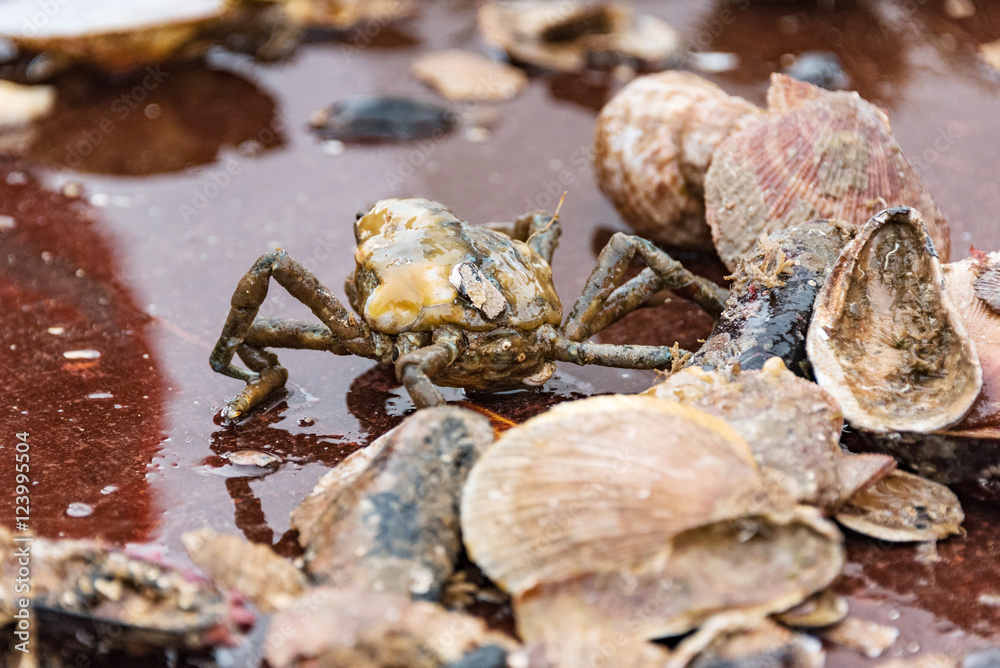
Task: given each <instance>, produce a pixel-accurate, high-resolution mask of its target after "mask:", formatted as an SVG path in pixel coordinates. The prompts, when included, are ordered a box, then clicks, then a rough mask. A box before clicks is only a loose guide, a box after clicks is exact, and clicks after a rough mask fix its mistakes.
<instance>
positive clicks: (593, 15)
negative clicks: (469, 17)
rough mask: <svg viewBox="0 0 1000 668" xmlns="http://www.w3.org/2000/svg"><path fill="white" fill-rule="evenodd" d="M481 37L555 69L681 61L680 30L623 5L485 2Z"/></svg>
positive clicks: (528, 61) (528, 60) (514, 56)
mask: <svg viewBox="0 0 1000 668" xmlns="http://www.w3.org/2000/svg"><path fill="white" fill-rule="evenodd" d="M479 30H480V33H481V34H482V36H483V39H484V40H485V41H486V42H487V43H488V44H491V45H492V46H495V47H497V48H500V49H503V50H504V51H505V52H506V53H507V55H508V56H509V57H510V58H511V60H513V61H514V62H517V63H524V64H527V65H533V66H535V67H540V68H542V69H544V70H552V71H556V72H578V71H581V70H583V69H585V68H587V67H588V66H598V67H602V68H607V69H611V68H612V67H614V66H615V65H619V64H628V65H632V66H636V67H642V68H649V69H662V68H664V67H666V66H667V65H669V64H671V63H672V62H673V61H677V60H680V58H681V55H682V53H683V48H682V44H681V38H680V33H678V32H677V31H676V30H675V29H674V28H672V27H671V26H670V25H669V24H667V23H666V22H665V21H663V20H662V19H659V18H656V17H655V16H649V15H639V16H634V15H633V14H632V11H631V9H630V8H628V7H627V6H626V5H625V4H623V3H617V2H599V3H584V2H579V1H577V0H567V1H566V2H559V3H553V2H545V1H544V0H489V1H488V2H485V3H484V4H483V5H482V6H481V7H480V8H479Z"/></svg>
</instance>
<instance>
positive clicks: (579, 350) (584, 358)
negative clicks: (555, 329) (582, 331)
mask: <svg viewBox="0 0 1000 668" xmlns="http://www.w3.org/2000/svg"><path fill="white" fill-rule="evenodd" d="M551 350H552V352H551V355H552V358H553V359H555V360H558V361H560V362H573V363H574V364H580V365H584V364H596V365H598V366H611V367H618V368H620V369H667V368H670V367H671V365H672V364H673V361H674V353H677V355H678V356H679V357H681V358H683V357H684V355H687V354H688V353H687V351H684V350H679V349H671V348H667V347H666V346H629V345H615V344H609V343H578V342H576V341H570V340H569V339H566V338H563V337H555V338H553V340H552V349H551Z"/></svg>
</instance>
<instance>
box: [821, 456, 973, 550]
mask: <svg viewBox="0 0 1000 668" xmlns="http://www.w3.org/2000/svg"><path fill="white" fill-rule="evenodd" d="M836 517H837V521H838V522H840V523H841V524H843V525H844V526H845V527H847V528H849V529H854V530H855V531H857V532H859V533H863V534H865V535H866V536H873V537H875V538H880V539H882V540H888V541H897V542H907V541H932V540H940V539H943V538H947V537H948V536H951V535H953V534H961V533H962V522H963V521H964V520H965V513H963V512H962V505H961V504H960V503H959V501H958V497H957V496H955V494H954V492H952V491H951V490H950V489H948V488H947V487H945V486H944V485H942V484H940V483H936V482H933V481H931V480H927V479H925V478H921V477H920V476H916V475H913V474H912V473H906V472H905V471H893V472H892V473H890V474H889V475H887V476H886V477H884V478H882V479H881V480H879V481H878V482H876V483H875V484H874V485H871V486H869V487H866V488H865V489H863V490H861V491H859V492H858V493H857V494H855V495H854V496H853V497H851V498H850V499H849V500H848V501H847V503H845V504H844V505H843V506H842V507H841V508H840V509H839V510H838V511H837V516H836Z"/></svg>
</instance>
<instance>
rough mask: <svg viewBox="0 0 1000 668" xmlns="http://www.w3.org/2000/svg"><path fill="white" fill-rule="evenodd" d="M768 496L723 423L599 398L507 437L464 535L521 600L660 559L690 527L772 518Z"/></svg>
mask: <svg viewBox="0 0 1000 668" xmlns="http://www.w3.org/2000/svg"><path fill="white" fill-rule="evenodd" d="M769 491H770V490H768V489H767V487H766V485H765V481H764V479H763V478H761V476H759V475H758V472H757V467H756V465H755V463H754V460H753V454H752V452H751V451H750V448H749V446H748V445H747V443H746V441H744V440H743V439H742V438H741V437H740V436H739V435H738V434H737V433H736V432H735V431H734V430H733V429H732V427H730V426H729V425H727V424H726V423H725V422H723V421H722V420H720V419H719V418H716V417H713V416H711V415H708V414H707V413H704V412H702V411H699V410H697V409H694V408H689V407H687V406H682V405H680V404H676V403H673V402H667V401H660V400H658V399H654V398H652V397H633V396H609V397H594V398H591V399H586V400H582V401H576V402H572V403H568V404H562V405H559V406H556V407H555V408H553V409H551V410H549V411H547V412H546V413H544V414H542V415H539V416H537V417H534V418H532V419H531V420H528V421H527V422H525V423H524V424H523V425H521V426H519V427H515V428H513V429H511V430H509V431H507V432H505V433H504V434H503V436H501V438H500V439H499V440H498V441H497V443H496V444H495V445H494V446H493V447H492V448H490V449H489V450H488V451H487V452H486V454H484V455H483V457H482V458H481V460H480V461H479V463H478V464H477V465H476V466H475V467H473V470H472V472H471V473H470V474H469V479H468V481H467V482H466V485H465V488H464V490H463V492H462V509H461V520H462V532H463V536H464V539H465V545H466V548H467V550H468V553H469V556H470V557H471V558H472V559H473V561H475V562H476V563H477V564H478V565H479V566H480V568H482V569H483V571H484V572H485V573H486V574H487V575H488V576H489V577H490V578H491V579H492V580H493V581H494V582H496V583H497V584H498V585H500V586H501V587H503V588H504V589H505V590H507V591H509V592H511V593H515V594H516V593H520V592H523V591H526V590H527V589H529V588H531V587H533V586H535V585H537V584H538V583H540V582H552V581H558V580H563V579H566V578H570V577H573V576H576V575H578V574H580V573H590V572H595V571H618V570H622V569H624V570H630V569H632V570H635V569H639V568H641V567H644V566H645V565H648V564H649V563H651V562H653V561H657V560H663V559H665V558H666V557H667V555H668V554H669V552H670V540H671V538H673V537H675V536H676V535H678V534H680V533H682V532H684V531H686V530H689V529H693V528H696V527H700V526H704V525H706V524H710V523H712V522H718V521H722V520H726V519H732V518H739V517H744V516H746V515H749V514H766V513H768V512H771V511H774V510H775V508H776V506H775V500H774V499H772V498H771V497H769V495H768V492H769ZM790 507H791V502H790V501H789V502H788V503H787V506H786V508H785V509H786V510H787V509H789V508H790Z"/></svg>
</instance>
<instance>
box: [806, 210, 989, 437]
mask: <svg viewBox="0 0 1000 668" xmlns="http://www.w3.org/2000/svg"><path fill="white" fill-rule="evenodd" d="M806 347H807V351H808V355H809V361H810V362H811V363H812V367H813V371H814V372H815V374H816V380H817V382H818V383H819V384H820V386H821V387H823V388H824V389H825V390H827V391H828V392H830V393H831V394H832V395H833V396H834V397H836V398H837V400H838V401H839V402H840V405H841V408H842V409H843V411H844V417H845V418H846V419H847V420H848V422H850V423H851V424H852V425H854V426H856V427H859V428H861V429H866V430H869V431H874V432H887V431H911V432H930V431H935V430H939V429H944V428H946V427H948V426H950V425H953V424H955V423H957V422H958V421H959V420H961V419H962V417H963V416H964V415H965V414H966V413H967V412H968V410H969V408H970V407H971V406H972V404H973V402H974V401H975V400H976V396H977V395H978V394H979V390H980V387H981V386H982V382H983V381H982V369H981V367H980V364H979V359H978V356H977V354H976V347H975V345H974V344H973V342H972V338H971V337H970V336H969V335H968V333H967V332H966V329H965V326H964V325H963V324H962V321H961V319H960V317H959V315H958V311H957V309H956V308H955V306H954V305H953V304H952V302H951V300H950V299H949V298H948V297H947V295H946V294H945V292H944V288H943V283H942V275H941V268H940V264H939V262H938V258H937V255H936V253H935V252H934V245H933V244H932V243H931V241H930V238H929V237H928V233H927V231H926V229H925V228H924V226H923V224H922V220H921V218H920V215H919V214H918V213H917V212H916V211H914V210H913V209H910V208H907V207H896V208H892V209H886V210H885V211H883V212H881V213H879V214H878V215H877V216H875V217H874V218H872V219H871V220H870V221H868V223H867V224H866V225H865V226H864V228H863V229H862V231H861V233H860V234H859V235H858V236H857V237H856V238H855V239H854V240H853V241H852V242H851V243H849V244H848V245H847V246H846V247H845V248H844V250H843V252H842V253H841V255H840V258H839V259H838V260H837V264H836V266H835V267H834V269H833V273H832V274H831V275H830V278H829V279H827V281H826V283H825V284H824V286H823V288H822V289H821V290H820V292H819V295H818V296H817V298H816V304H815V307H814V310H813V319H812V323H811V324H810V325H809V333H808V336H807V341H806Z"/></svg>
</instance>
